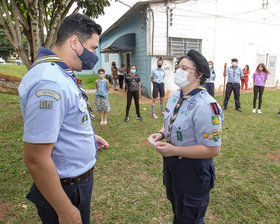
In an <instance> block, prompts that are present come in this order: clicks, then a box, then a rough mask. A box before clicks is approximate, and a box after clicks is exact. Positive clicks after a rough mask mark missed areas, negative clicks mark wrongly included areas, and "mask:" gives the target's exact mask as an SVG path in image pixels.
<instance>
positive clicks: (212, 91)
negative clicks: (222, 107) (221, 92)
mask: <svg viewBox="0 0 280 224" xmlns="http://www.w3.org/2000/svg"><path fill="white" fill-rule="evenodd" d="M204 86H205V88H206V89H207V92H208V93H209V94H210V95H211V96H212V97H214V96H215V85H214V83H205V84H204Z"/></svg>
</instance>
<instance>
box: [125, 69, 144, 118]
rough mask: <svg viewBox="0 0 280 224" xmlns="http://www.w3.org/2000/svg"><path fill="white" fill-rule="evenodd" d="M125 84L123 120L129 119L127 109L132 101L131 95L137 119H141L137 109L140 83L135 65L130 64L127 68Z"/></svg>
mask: <svg viewBox="0 0 280 224" xmlns="http://www.w3.org/2000/svg"><path fill="white" fill-rule="evenodd" d="M125 85H126V86H127V104H126V112H125V119H124V121H125V122H127V121H129V118H128V114H129V109H130V105H131V101H132V97H133V98H134V103H135V109H136V114H137V117H136V119H137V120H143V118H142V116H141V115H140V109H139V98H141V84H140V77H139V75H137V74H136V66H135V65H131V66H130V68H129V74H128V75H127V76H126V78H125Z"/></svg>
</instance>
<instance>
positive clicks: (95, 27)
mask: <svg viewBox="0 0 280 224" xmlns="http://www.w3.org/2000/svg"><path fill="white" fill-rule="evenodd" d="M101 32H102V28H101V26H100V25H99V24H97V23H96V22H94V21H93V20H92V19H90V18H89V17H87V16H86V15H82V14H80V13H74V14H72V15H70V16H67V17H66V18H65V20H64V21H63V22H62V24H61V25H60V27H59V29H58V32H57V39H56V45H61V44H63V43H64V42H65V41H66V40H67V39H68V38H69V37H71V36H73V35H77V36H78V38H79V40H80V41H81V42H82V43H85V42H86V41H87V40H88V39H89V38H90V37H91V35H92V34H94V33H96V34H97V35H100V34H101Z"/></svg>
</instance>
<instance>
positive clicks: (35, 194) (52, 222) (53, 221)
mask: <svg viewBox="0 0 280 224" xmlns="http://www.w3.org/2000/svg"><path fill="white" fill-rule="evenodd" d="M62 187H63V189H64V191H65V193H66V194H67V196H68V197H69V199H70V201H71V202H72V204H73V205H74V206H76V207H77V208H78V209H79V211H80V213H81V217H82V222H83V224H89V223H90V202H91V193H92V187H93V173H91V174H90V176H89V177H88V178H87V179H85V180H84V181H82V182H81V183H79V184H74V185H62ZM26 198H27V199H28V200H30V201H31V202H33V203H34V204H35V206H36V208H37V211H38V214H39V216H40V218H41V220H42V223H43V224H58V216H57V214H56V212H55V210H54V209H53V208H52V207H51V205H50V204H49V203H48V202H47V201H46V199H45V198H44V197H43V195H42V194H41V193H40V191H39V190H38V188H37V187H36V185H35V184H33V185H32V187H31V189H30V192H29V194H28V195H27V196H26Z"/></svg>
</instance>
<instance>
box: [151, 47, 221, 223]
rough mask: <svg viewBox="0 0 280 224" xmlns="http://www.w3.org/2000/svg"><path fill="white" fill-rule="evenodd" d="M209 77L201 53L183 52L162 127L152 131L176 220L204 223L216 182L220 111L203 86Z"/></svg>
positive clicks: (179, 221) (207, 68) (175, 221)
mask: <svg viewBox="0 0 280 224" xmlns="http://www.w3.org/2000/svg"><path fill="white" fill-rule="evenodd" d="M209 77H210V72H209V66H208V63H207V61H206V59H205V57H204V56H203V55H201V54H200V53H199V52H197V51H195V50H190V51H189V52H188V54H187V55H186V56H184V57H182V58H181V59H180V60H179V68H178V69H177V70H176V73H175V77H174V81H175V84H177V85H178V86H179V87H180V90H178V91H176V92H175V93H174V94H172V95H171V96H170V98H169V99H168V103H167V106H166V109H165V115H164V125H163V127H162V128H161V130H160V131H159V132H158V133H155V134H152V135H151V136H150V140H151V139H152V140H151V142H153V143H154V144H155V147H156V150H157V151H158V152H159V153H160V154H161V155H162V156H163V175H164V183H165V187H166V193H167V198H168V199H169V200H170V202H171V204H172V210H173V213H174V219H173V223H174V224H183V223H192V224H202V223H204V219H203V217H204V216H205V213H206V209H207V206H208V203H209V192H210V189H211V188H213V187H214V180H215V168H214V163H213V157H214V156H217V155H218V154H219V152H220V148H221V130H222V121H223V111H222V109H221V107H220V106H219V105H218V103H217V102H216V101H215V99H214V98H213V97H211V96H210V95H209V94H208V93H207V91H206V89H205V88H204V87H203V86H202V85H203V84H204V82H205V79H206V78H209ZM164 138H166V141H167V142H162V141H161V140H162V139H164Z"/></svg>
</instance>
